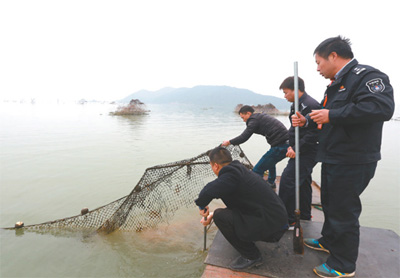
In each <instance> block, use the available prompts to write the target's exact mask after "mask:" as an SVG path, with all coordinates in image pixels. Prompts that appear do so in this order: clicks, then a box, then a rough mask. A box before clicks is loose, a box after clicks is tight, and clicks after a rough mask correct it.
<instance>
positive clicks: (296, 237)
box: [293, 62, 304, 254]
mask: <svg viewBox="0 0 400 278" xmlns="http://www.w3.org/2000/svg"><path fill="white" fill-rule="evenodd" d="M294 111H295V114H297V112H298V111H299V76H298V70H297V62H294ZM299 132H300V129H299V127H298V126H297V127H295V133H294V135H295V138H294V144H295V152H296V157H295V186H296V210H295V212H294V214H295V219H296V223H295V225H294V231H293V250H294V252H295V253H296V254H304V244H303V229H302V228H301V225H300V142H299V141H300V140H299V137H300V134H299Z"/></svg>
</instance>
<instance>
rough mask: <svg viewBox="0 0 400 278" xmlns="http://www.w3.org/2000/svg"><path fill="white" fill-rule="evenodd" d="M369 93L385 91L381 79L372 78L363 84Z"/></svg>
mask: <svg viewBox="0 0 400 278" xmlns="http://www.w3.org/2000/svg"><path fill="white" fill-rule="evenodd" d="M365 85H366V86H367V87H368V89H369V91H370V92H371V93H382V92H383V91H384V90H385V84H383V81H382V79H380V78H374V79H371V80H370V81H368V82H367V83H365Z"/></svg>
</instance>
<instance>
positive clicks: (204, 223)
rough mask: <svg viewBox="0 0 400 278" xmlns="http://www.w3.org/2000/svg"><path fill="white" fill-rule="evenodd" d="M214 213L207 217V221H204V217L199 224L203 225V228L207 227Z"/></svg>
mask: <svg viewBox="0 0 400 278" xmlns="http://www.w3.org/2000/svg"><path fill="white" fill-rule="evenodd" d="M213 216H214V213H213V212H210V214H209V215H208V216H207V220H205V219H204V217H202V218H201V220H200V223H201V224H203V225H204V226H208V225H210V223H211V220H212V219H213Z"/></svg>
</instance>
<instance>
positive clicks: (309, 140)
mask: <svg viewBox="0 0 400 278" xmlns="http://www.w3.org/2000/svg"><path fill="white" fill-rule="evenodd" d="M298 80H299V112H300V113H301V114H302V115H304V116H306V115H307V114H309V113H310V112H311V110H314V109H320V108H321V106H320V104H319V103H318V102H317V101H316V100H315V99H313V98H312V97H310V96H309V95H308V94H307V93H306V92H305V86H304V81H303V79H301V78H300V77H299V78H298ZM279 89H281V90H283V93H284V94H285V98H286V99H287V100H288V101H289V102H292V103H293V102H294V77H293V76H291V77H288V78H286V79H285V80H284V81H283V82H282V84H281V86H280V87H279ZM292 115H294V105H292V106H291V108H290V115H289V120H290V121H291V119H292ZM299 133H300V134H299V135H300V136H299V137H300V138H299V143H300V146H299V150H300V153H301V155H300V212H301V214H300V218H301V219H303V220H310V219H311V200H312V189H311V182H312V178H311V173H312V170H313V168H314V166H315V164H316V161H315V155H316V154H317V147H318V131H317V129H307V128H302V129H300V132H299ZM289 145H290V146H289V148H288V149H287V153H286V156H287V157H289V158H290V159H289V161H288V164H287V166H286V168H285V170H283V173H282V176H281V181H280V184H279V197H281V199H282V201H283V203H284V204H285V206H286V210H287V213H288V222H289V225H290V226H294V222H295V218H294V210H295V199H296V198H295V184H296V182H295V177H296V175H295V157H296V149H297V148H296V147H297V146H295V128H294V127H293V126H291V127H290V128H289Z"/></svg>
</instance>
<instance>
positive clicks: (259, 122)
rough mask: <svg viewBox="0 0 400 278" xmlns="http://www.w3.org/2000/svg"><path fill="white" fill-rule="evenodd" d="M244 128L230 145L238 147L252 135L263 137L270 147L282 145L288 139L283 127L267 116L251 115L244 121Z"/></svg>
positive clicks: (277, 121) (280, 123)
mask: <svg viewBox="0 0 400 278" xmlns="http://www.w3.org/2000/svg"><path fill="white" fill-rule="evenodd" d="M246 126H247V127H246V129H245V130H244V131H243V133H242V134H241V135H239V136H238V137H236V138H234V139H232V140H230V143H231V144H233V145H240V144H242V143H244V142H246V141H247V140H248V139H249V138H250V136H251V135H253V133H255V134H260V135H263V136H265V138H266V140H267V142H268V144H270V145H271V146H272V147H274V146H277V145H279V144H283V143H285V142H286V141H287V140H288V139H289V137H288V132H287V128H286V127H285V125H284V124H283V123H282V122H280V121H279V120H277V119H276V118H274V117H272V116H270V115H268V114H264V113H253V114H252V115H251V116H250V118H249V119H248V120H247V121H246Z"/></svg>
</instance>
